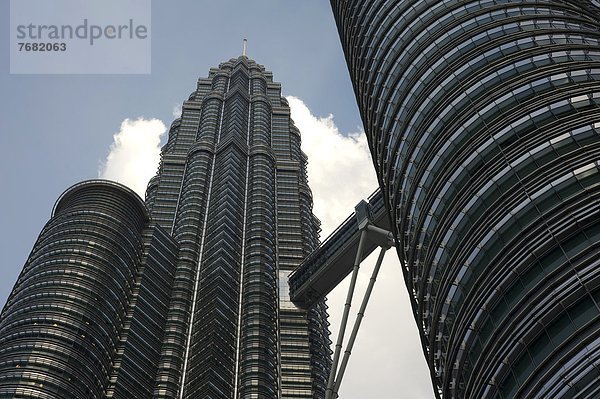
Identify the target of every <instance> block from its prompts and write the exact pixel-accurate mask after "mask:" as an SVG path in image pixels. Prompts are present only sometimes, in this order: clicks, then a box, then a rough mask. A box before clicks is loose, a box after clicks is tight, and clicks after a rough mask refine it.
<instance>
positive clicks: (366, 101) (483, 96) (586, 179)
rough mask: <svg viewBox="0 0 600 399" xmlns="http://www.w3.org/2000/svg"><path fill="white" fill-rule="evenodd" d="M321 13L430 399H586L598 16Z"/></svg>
mask: <svg viewBox="0 0 600 399" xmlns="http://www.w3.org/2000/svg"><path fill="white" fill-rule="evenodd" d="M331 4H332V8H333V13H334V16H335V19H336V22H337V25H338V29H339V33H340V38H341V42H342V47H343V49H344V52H345V56H346V59H347V63H348V68H349V71H350V76H351V79H352V82H353V85H354V90H355V94H356V98H357V101H358V104H359V108H360V111H361V116H362V119H363V122H364V126H365V131H366V133H367V136H368V139H369V144H370V150H371V153H372V158H373V163H374V166H375V168H376V171H377V175H378V178H379V182H380V185H381V187H382V190H383V193H384V197H385V201H386V205H387V207H388V209H389V211H390V215H391V219H392V225H393V227H394V231H395V234H396V238H397V244H398V247H397V248H398V255H399V257H400V259H401V261H402V262H403V270H404V275H405V279H406V283H407V286H408V289H409V293H410V296H411V301H412V306H413V310H414V315H415V319H416V322H417V324H418V327H419V329H420V334H421V338H422V343H423V350H424V353H425V356H426V358H427V361H428V364H429V367H430V370H431V376H432V380H433V383H434V387H435V391H436V394H437V395H438V396H439V397H443V398H514V397H523V398H550V397H569V398H571V397H578V398H597V397H598V396H599V395H600V371H599V370H600V369H599V368H598V364H599V362H600V338H599V337H600V307H599V305H600V267H599V266H600V264H599V259H600V256H599V255H600V172H599V170H600V23H599V20H600V19H599V16H600V12H599V10H600V9H599V8H598V6H599V5H600V4H599V3H598V2H596V1H575V0H574V1H557V0H541V1H529V0H524V1H503V0H490V1H485V0H480V1H448V0H423V1H399V0H375V1H363V0H343V1H342V0H332V1H331Z"/></svg>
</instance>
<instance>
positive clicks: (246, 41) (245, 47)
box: [242, 39, 248, 57]
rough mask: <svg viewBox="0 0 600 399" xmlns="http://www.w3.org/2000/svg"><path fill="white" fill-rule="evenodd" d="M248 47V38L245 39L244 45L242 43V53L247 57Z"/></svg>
mask: <svg viewBox="0 0 600 399" xmlns="http://www.w3.org/2000/svg"><path fill="white" fill-rule="evenodd" d="M247 48H248V40H246V39H244V42H243V45H242V55H243V56H244V57H245V56H246V49H247Z"/></svg>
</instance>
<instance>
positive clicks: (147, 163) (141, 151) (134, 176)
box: [98, 118, 167, 198]
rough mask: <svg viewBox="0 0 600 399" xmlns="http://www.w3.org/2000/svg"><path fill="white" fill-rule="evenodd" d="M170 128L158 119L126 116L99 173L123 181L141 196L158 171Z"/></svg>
mask: <svg viewBox="0 0 600 399" xmlns="http://www.w3.org/2000/svg"><path fill="white" fill-rule="evenodd" d="M166 130H167V128H166V127H165V125H164V123H162V122H161V121H160V120H158V119H144V118H138V119H136V120H131V119H125V120H124V121H123V122H122V123H121V129H120V130H119V132H118V133H116V134H114V135H113V140H114V141H113V143H112V144H111V146H110V152H109V154H108V156H107V157H106V161H105V162H104V163H103V164H102V165H101V167H100V170H99V171H98V175H99V176H100V177H101V178H103V179H108V180H114V181H117V182H119V183H122V184H124V185H126V186H128V187H130V188H131V189H133V190H134V191H135V192H136V193H138V194H139V195H140V196H141V197H142V198H144V194H145V191H146V185H147V184H148V180H150V178H151V177H152V176H154V175H155V174H156V170H157V168H158V162H159V160H160V139H161V137H162V135H163V134H164V133H165V131H166Z"/></svg>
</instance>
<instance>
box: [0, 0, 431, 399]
mask: <svg viewBox="0 0 600 399" xmlns="http://www.w3.org/2000/svg"><path fill="white" fill-rule="evenodd" d="M9 4H10V2H9V1H7V0H4V1H1V2H0V21H1V22H0V27H1V30H0V35H2V40H0V52H1V53H2V54H4V56H3V57H0V102H1V104H0V148H1V149H2V156H0V187H1V188H2V189H1V195H0V226H2V229H0V235H1V236H0V253H2V266H1V268H0V273H1V274H0V302H1V303H4V302H5V301H6V297H7V296H8V294H9V292H10V290H11V288H12V286H13V284H14V282H15V281H16V278H17V276H18V273H19V272H20V270H21V268H22V267H23V265H24V263H25V261H26V259H27V256H28V254H29V251H30V250H31V248H32V246H33V244H34V242H35V239H36V237H37V235H38V234H39V232H40V230H41V228H42V227H43V225H44V224H45V223H46V222H47V220H48V218H49V217H50V212H51V210H52V206H53V205H54V202H55V201H56V199H57V198H58V196H59V195H60V194H61V193H62V192H63V191H64V190H65V189H67V188H68V187H69V186H71V185H72V184H74V183H76V182H78V181H81V180H85V179H90V178H97V177H105V178H110V179H116V180H119V181H121V182H123V183H124V184H127V185H129V186H131V187H132V188H133V189H134V190H136V191H137V192H139V193H142V192H143V191H144V187H145V185H146V182H147V179H148V178H149V177H150V176H152V175H154V173H155V172H156V167H157V164H156V162H157V159H158V149H159V148H160V146H161V144H162V143H164V140H165V133H164V132H165V130H166V128H167V127H168V126H169V125H170V123H171V122H172V120H173V119H174V117H175V116H176V115H177V113H178V110H179V107H180V106H181V103H182V101H183V100H184V99H187V97H188V96H189V94H190V93H191V92H192V91H193V90H194V88H195V85H196V80H197V79H198V78H199V77H205V76H206V75H207V74H208V70H209V68H211V67H215V66H217V65H218V64H219V63H220V62H222V61H226V60H228V59H230V58H233V57H237V56H239V55H240V54H241V49H242V39H243V38H247V39H248V52H247V54H248V56H249V57H250V58H252V59H254V60H256V61H257V62H258V63H260V64H263V65H265V67H266V68H267V69H268V70H270V71H272V72H273V75H274V79H275V80H276V81H278V82H281V84H282V90H283V95H284V96H286V97H288V100H289V102H290V106H291V109H292V118H293V119H294V121H295V122H296V125H297V126H298V127H299V128H300V130H301V132H302V140H303V142H302V148H303V150H304V151H305V152H306V153H307V155H308V157H309V167H308V168H309V169H308V173H309V183H310V185H311V188H312V191H313V194H314V197H315V206H314V212H315V214H316V215H317V216H318V217H319V218H320V219H321V221H322V223H323V225H322V227H323V233H322V238H323V239H324V238H325V237H326V236H327V235H328V233H329V232H331V231H332V230H333V229H334V228H335V227H336V226H337V225H338V224H339V223H340V222H342V221H343V220H344V219H345V218H346V217H347V216H348V215H349V214H350V213H351V212H352V210H353V208H354V206H355V205H356V204H357V203H358V202H359V201H360V200H361V199H363V198H366V197H367V196H368V195H369V194H370V193H371V192H373V191H374V190H375V188H376V187H377V183H376V179H375V174H374V171H373V167H372V164H371V161H370V156H369V154H368V150H367V144H366V138H365V136H364V133H363V130H362V123H361V120H360V115H359V113H358V108H357V106H356V102H355V99H354V94H353V91H352V85H351V82H350V78H349V75H348V70H347V67H346V64H345V61H344V57H343V53H342V50H341V46H340V43H339V37H338V35H337V29H336V27H335V22H334V20H333V16H332V13H331V9H330V6H329V4H328V2H327V1H324V0H302V1H293V0H253V1H251V2H249V1H242V0H236V1H233V0H221V1H218V2H217V1H206V0H189V1H182V0H154V1H152V7H151V14H152V24H151V28H150V32H149V33H150V38H151V65H150V66H151V68H150V73H148V74H105V75H100V74H62V75H52V74H28V75H22V74H11V73H10V63H9V62H10V61H9V58H10V57H9V56H8V55H9V52H10V48H11V47H10V46H11V43H10V40H9V36H10V12H9V11H10V10H9ZM63 17H64V18H68V15H66V16H63ZM130 56H133V55H131V54H129V53H127V52H121V53H119V54H117V55H115V57H114V58H112V59H107V60H106V61H105V62H106V63H107V65H108V64H110V63H115V65H116V64H118V63H119V62H120V61H121V60H120V59H119V57H130ZM373 256H376V254H374V255H373ZM373 256H371V257H370V258H369V259H368V260H366V261H365V262H363V265H362V266H361V273H360V276H359V280H358V283H357V292H356V293H355V300H354V303H353V307H352V310H351V314H353V315H354V314H355V313H356V311H357V308H358V306H359V303H360V300H361V299H362V293H363V291H364V289H365V288H366V285H367V283H368V280H369V276H370V273H371V269H372V265H373V264H374V259H373ZM347 285H348V281H345V282H343V283H342V284H341V285H340V286H339V287H337V288H336V289H335V290H334V291H333V292H332V293H331V294H330V295H329V300H328V305H329V313H330V315H331V317H330V322H331V330H332V336H331V339H332V341H334V342H335V340H336V338H337V329H338V325H339V321H340V319H341V312H342V309H343V305H344V299H345V296H346V289H347ZM352 322H353V320H352V318H351V320H350V323H352ZM351 325H352V324H350V326H351ZM348 335H349V332H348V333H347V335H346V337H348ZM340 397H341V398H345V399H359V398H368V397H369V398H370V397H377V398H410V399H426V398H433V397H434V396H433V391H432V388H431V382H430V379H429V373H428V370H427V367H426V364H425V359H424V356H423V353H422V350H421V345H420V343H419V339H418V334H417V329H416V325H415V321H414V318H413V316H412V313H411V311H410V305H409V300H408V295H407V291H406V288H405V286H404V283H403V278H402V273H401V269H400V265H399V263H398V260H397V258H396V255H395V253H394V251H388V253H387V255H386V260H385V261H384V263H383V265H382V269H381V271H380V274H379V277H378V280H377V283H376V285H375V289H374V291H373V295H372V298H371V300H370V302H369V306H368V308H367V311H366V315H365V318H364V320H363V323H362V326H361V330H360V331H359V335H358V338H357V342H356V345H355V348H354V350H353V351H352V356H351V357H350V362H349V365H348V369H347V371H346V374H345V376H344V381H343V383H342V386H341V390H340Z"/></svg>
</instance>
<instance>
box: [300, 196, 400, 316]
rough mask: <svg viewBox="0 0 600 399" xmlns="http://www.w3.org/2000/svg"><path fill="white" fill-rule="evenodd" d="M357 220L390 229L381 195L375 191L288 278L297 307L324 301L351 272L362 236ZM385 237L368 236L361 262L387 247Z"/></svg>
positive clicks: (306, 306) (307, 306)
mask: <svg viewBox="0 0 600 399" xmlns="http://www.w3.org/2000/svg"><path fill="white" fill-rule="evenodd" d="M358 217H362V218H363V219H364V218H367V219H368V223H369V225H370V226H371V227H376V228H379V229H383V230H386V231H389V230H390V221H389V217H388V213H387V210H386V208H385V204H384V199H383V194H382V193H381V191H380V190H377V191H375V192H374V193H373V194H371V196H369V198H368V199H367V202H365V201H361V202H360V203H359V204H358V205H357V206H356V210H355V212H353V213H352V214H351V215H350V216H348V218H346V220H345V221H344V222H343V223H342V224H341V225H340V226H339V227H338V228H337V229H335V231H334V232H333V233H331V234H330V235H329V237H327V239H325V241H324V242H323V243H322V244H321V246H319V248H317V249H316V250H315V251H314V252H313V253H311V254H310V255H309V256H307V257H306V258H305V259H304V261H303V262H302V263H301V264H300V266H298V268H297V269H296V270H295V271H294V272H293V273H292V274H291V275H290V297H291V299H292V301H293V302H294V303H295V304H296V305H297V306H299V307H302V308H309V307H310V306H312V305H313V304H314V303H315V302H317V301H319V300H320V299H323V298H324V297H325V296H326V295H327V294H328V293H329V292H330V291H331V290H333V289H334V288H335V287H336V286H337V285H338V284H339V283H340V282H341V281H342V280H343V279H344V278H345V277H346V276H348V274H350V272H351V271H352V267H353V264H354V260H355V258H356V253H357V250H358V244H359V242H360V237H361V229H360V228H359V220H358ZM388 241H389V238H388V236H387V235H384V236H381V235H378V234H368V235H367V237H366V239H365V242H364V244H363V250H362V253H361V254H360V261H361V262H362V261H363V260H364V259H365V258H367V257H368V256H369V255H370V254H371V253H373V251H374V250H375V249H376V248H377V247H379V246H381V244H382V243H383V244H385V245H387V243H388Z"/></svg>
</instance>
